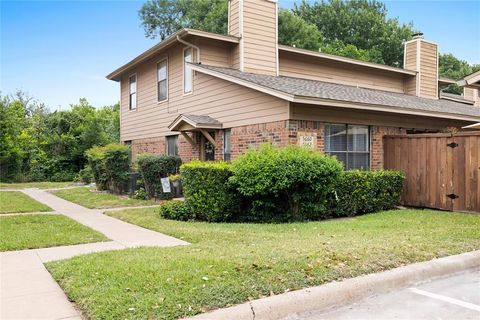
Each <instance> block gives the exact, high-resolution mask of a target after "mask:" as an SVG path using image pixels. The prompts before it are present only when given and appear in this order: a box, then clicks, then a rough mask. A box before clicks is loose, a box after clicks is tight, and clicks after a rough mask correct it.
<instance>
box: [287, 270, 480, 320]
mask: <svg viewBox="0 0 480 320" xmlns="http://www.w3.org/2000/svg"><path fill="white" fill-rule="evenodd" d="M287 319H288V320H318V319H322V320H323V319H331V320H334V319H342V320H344V319H382V320H387V319H415V320H420V319H438V320H440V319H455V320H460V319H462V320H463V319H472V320H478V319H480V268H478V269H477V270H475V271H470V272H467V273H462V274H459V275H455V276H451V277H448V278H444V279H440V280H435V281H433V282H429V283H425V284H422V285H419V286H415V287H411V288H406V289H402V290H397V291H394V292H391V293H387V294H383V295H379V296H374V297H370V298H367V299H365V300H362V301H359V302H357V303H353V304H351V305H346V306H344V307H341V308H336V309H330V310H322V311H318V312H311V313H308V314H303V315H295V316H292V317H288V318H287Z"/></svg>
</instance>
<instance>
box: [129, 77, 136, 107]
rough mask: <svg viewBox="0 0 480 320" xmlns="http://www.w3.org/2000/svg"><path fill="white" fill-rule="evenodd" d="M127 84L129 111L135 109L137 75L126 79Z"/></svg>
mask: <svg viewBox="0 0 480 320" xmlns="http://www.w3.org/2000/svg"><path fill="white" fill-rule="evenodd" d="M128 83H129V86H130V87H129V98H128V107H129V108H130V110H136V109H137V75H136V74H134V75H133V76H130V78H128Z"/></svg>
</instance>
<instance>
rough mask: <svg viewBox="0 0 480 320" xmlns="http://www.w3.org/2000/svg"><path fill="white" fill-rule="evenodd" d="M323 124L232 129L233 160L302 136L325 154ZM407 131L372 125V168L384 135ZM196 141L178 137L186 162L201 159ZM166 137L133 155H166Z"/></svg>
mask: <svg viewBox="0 0 480 320" xmlns="http://www.w3.org/2000/svg"><path fill="white" fill-rule="evenodd" d="M324 127H325V126H324V124H323V123H322V122H320V121H303V120H287V121H276V122H269V123H262V124H255V125H247V126H241V127H235V128H231V146H232V147H231V148H232V149H231V159H232V160H233V159H235V158H236V157H238V156H239V155H240V154H242V153H244V152H245V151H247V150H248V149H249V148H258V147H259V146H260V145H261V144H262V143H266V142H271V143H272V144H273V145H275V146H286V145H287V144H296V143H297V138H298V136H299V135H314V136H315V137H316V150H318V151H320V152H324V150H325V143H324V141H325V139H324V138H325V136H324V132H325V131H324ZM405 132H406V131H405V129H401V128H394V127H379V126H371V156H370V165H371V169H381V168H383V136H384V135H387V134H388V135H393V134H403V133H405ZM223 134H224V131H223V130H216V131H215V142H216V143H215V160H223V137H224V135H223ZM188 135H189V136H190V137H191V138H192V140H193V141H194V142H195V146H192V145H191V144H190V143H189V142H188V141H187V140H186V139H185V138H184V137H183V136H182V135H179V136H178V150H179V155H180V157H181V158H182V160H183V161H184V162H187V161H190V160H194V159H200V152H201V151H200V149H201V148H200V141H202V139H201V134H200V133H198V132H197V133H188ZM165 143H166V138H165V137H159V138H152V139H142V140H134V141H132V155H133V158H134V159H135V158H136V155H138V154H140V153H152V154H164V153H165V150H166V149H165Z"/></svg>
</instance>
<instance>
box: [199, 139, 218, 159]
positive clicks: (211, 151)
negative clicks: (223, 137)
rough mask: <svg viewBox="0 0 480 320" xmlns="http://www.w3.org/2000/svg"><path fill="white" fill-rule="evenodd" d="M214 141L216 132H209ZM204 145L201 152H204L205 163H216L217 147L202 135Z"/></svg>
mask: <svg viewBox="0 0 480 320" xmlns="http://www.w3.org/2000/svg"><path fill="white" fill-rule="evenodd" d="M209 133H210V135H211V136H212V138H213V139H215V132H209ZM201 143H202V145H201V147H202V148H201V149H202V150H201V152H202V160H203V161H215V146H214V145H213V144H212V143H211V142H210V141H208V139H207V138H205V137H204V136H203V135H202V142H201Z"/></svg>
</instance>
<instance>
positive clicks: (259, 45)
mask: <svg viewBox="0 0 480 320" xmlns="http://www.w3.org/2000/svg"><path fill="white" fill-rule="evenodd" d="M277 13H278V4H277V0H229V1H228V34H230V35H232V36H236V37H240V44H239V45H238V46H236V47H235V48H234V49H233V50H234V51H233V53H232V57H233V58H232V65H233V67H234V68H236V69H239V70H241V71H245V72H252V73H260V74H268V75H278V45H277V42H278V23H277V19H278V18H277Z"/></svg>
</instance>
